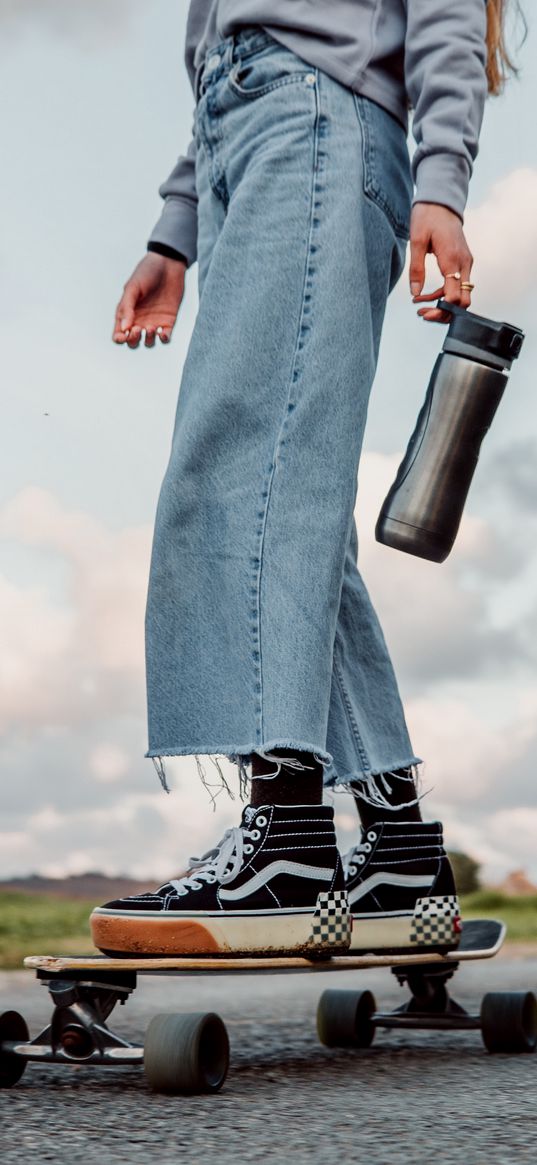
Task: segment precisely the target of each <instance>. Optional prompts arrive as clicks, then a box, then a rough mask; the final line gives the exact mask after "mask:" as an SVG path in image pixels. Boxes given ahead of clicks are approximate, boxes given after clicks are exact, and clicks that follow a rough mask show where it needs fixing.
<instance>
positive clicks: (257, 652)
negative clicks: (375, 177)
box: [254, 71, 320, 743]
mask: <svg viewBox="0 0 537 1165" xmlns="http://www.w3.org/2000/svg"><path fill="white" fill-rule="evenodd" d="M314 96H315V125H314V133H313V158H312V183H311V192H310V210H309V231H308V243H307V247H306V259H305V265H304V280H303V286H302V303H301V308H300V313H299V322H298V329H297V335H296V340H295V348H294V353H293V360H292V363H291V377H290V381H289V386H288V390H287V397H286V406H285V413H284V415H283V417H282V420H281V422H280V427H279V430H278V435H277V437H276V443H275V446H274V451H273V455H272V461H271V464H270V467H269V471H268V478H267V480H266V483H265V488H264V490H263V493H262V499H263V509H262V511H261V512H260V513H259V515H258V517H259V518H260V520H261V524H260V526H259V527H258V531H257V536H258V552H257V555H256V557H255V558H254V567H255V571H256V574H255V575H254V578H255V586H254V594H255V607H254V620H255V626H254V645H255V646H254V660H255V661H256V664H255V666H256V668H257V683H256V690H257V693H258V702H257V708H256V719H257V722H258V726H259V727H258V731H259V741H258V743H260V742H261V741H262V739H263V733H264V724H263V652H262V643H261V585H262V575H263V552H264V547H265V533H266V528H267V517H268V510H269V504H270V498H271V494H272V484H273V481H274V474H275V472H276V465H277V461H278V452H279V449H280V446H281V445H282V443H283V442H282V438H283V433H284V430H285V425H286V421H287V418H288V416H289V413H290V411H291V410H292V409H293V408H294V403H293V402H292V401H291V399H290V397H291V392H292V388H293V385H294V384H295V383H296V381H297V379H298V366H299V353H300V352H301V351H302V349H303V347H304V334H305V333H306V332H307V331H308V330H309V328H310V327H311V324H308V323H307V321H305V320H304V316H305V314H307V313H306V311H305V308H306V302H307V301H308V300H309V298H310V297H309V294H308V292H309V288H310V287H311V282H312V280H311V276H312V274H313V269H312V262H311V260H312V254H313V253H314V248H313V242H312V240H313V232H314V228H315V227H316V226H317V225H318V218H317V216H316V210H317V209H318V205H319V204H318V202H317V199H316V194H317V191H318V185H317V167H318V162H319V123H320V103H319V93H318V72H317V71H316V77H315V87H314Z"/></svg>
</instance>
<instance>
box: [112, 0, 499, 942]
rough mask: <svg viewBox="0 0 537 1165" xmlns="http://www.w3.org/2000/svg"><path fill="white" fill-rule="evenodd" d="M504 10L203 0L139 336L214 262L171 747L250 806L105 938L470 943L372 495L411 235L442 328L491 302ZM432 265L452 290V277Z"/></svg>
mask: <svg viewBox="0 0 537 1165" xmlns="http://www.w3.org/2000/svg"><path fill="white" fill-rule="evenodd" d="M504 7H505V5H504V2H503V0H489V2H488V5H486V4H485V3H484V0H451V2H450V3H449V4H446V2H445V0H429V3H428V4H426V5H424V4H422V3H420V0H366V2H365V3H363V4H362V3H361V4H358V3H355V0H332V2H331V3H330V4H328V3H326V2H323V0H317V2H313V3H310V2H308V3H298V2H295V3H292V4H291V3H289V2H286V0H270V3H269V2H268V0H191V4H190V9H189V13H188V22H187V34H186V50H185V60H186V66H187V69H188V73H189V77H190V80H191V83H192V87H193V92H194V97H195V112H194V126H193V137H192V141H191V143H190V145H189V147H188V150H187V153H186V155H185V156H182V157H180V158H179V160H178V162H177V165H176V166H175V168H174V170H173V171H172V173H171V175H170V177H169V178H168V179H167V180H166V181H165V182H164V184H163V185H162V186H161V188H160V194H161V195H162V197H163V199H164V207H163V211H162V215H161V217H160V219H159V221H158V223H157V225H156V227H155V229H154V230H153V232H152V234H151V238H150V240H149V244H148V253H147V254H146V255H145V257H144V258H143V259H142V261H141V263H140V264H139V265H138V266H137V268H136V270H135V271H134V273H133V275H132V276H131V277H130V279H129V280H128V281H127V283H126V285H125V289H124V292H123V295H122V297H121V300H120V303H119V305H118V308H117V313H116V321H115V328H114V333H113V339H114V341H115V342H116V343H117V344H123V345H126V346H127V347H128V348H131V349H136V348H138V347H139V345H140V343H141V342H142V340H143V341H144V343H145V346H146V347H148V348H151V347H154V345H155V342H156V339H157V337H160V341H161V342H162V343H168V342H169V340H170V338H171V334H172V330H173V327H174V324H175V320H176V317H177V313H178V310H179V307H180V304H181V301H182V298H183V290H184V280H185V270H186V269H187V268H190V267H191V266H192V265H193V264H194V262H195V260H196V259H197V262H198V286H199V309H198V314H197V318H196V321H195V325H194V329H193V332H192V336H191V340H190V345H189V348H188V353H187V357H186V360H185V364H184V368H183V373H182V379H181V386H180V392H179V398H178V404H177V411H176V416H175V425H174V431H173V441H172V446H171V453H170V458H169V463H168V466H167V469H166V473H165V476H164V479H163V482H162V486H161V491H160V495H159V499H158V506H157V512H156V518H155V529H154V537H153V547H152V557H151V567H150V574H149V585H148V595H147V608H146V676H147V698H148V723H149V748H148V751H147V753H146V754H145V755H146V756H147V757H151V758H152V759H153V761H154V763H155V766H156V768H157V771H158V772H159V775H160V777H161V780H162V781H163V783H164V784H165V781H166V772H165V763H164V758H165V757H169V756H187V755H190V756H195V757H196V760H197V762H198V765H199V766H201V768H202V771H203V766H202V762H201V759H200V758H201V757H202V756H205V757H210V758H211V759H212V761H213V762H214V764H215V765H216V766H217V768H218V769H219V771H221V770H220V765H219V762H218V759H217V758H218V756H223V757H226V758H227V759H228V760H230V761H231V762H233V763H234V764H235V765H236V766H237V768H238V771H239V776H240V780H241V782H242V785H243V786H247V787H248V788H249V804H248V805H247V806H246V807H245V808H244V811H243V814H242V819H241V822H240V824H239V825H237V826H235V827H233V828H232V829H229V830H227V831H226V833H225V835H224V837H223V839H222V840H221V841H220V842H219V843H218V844H217V845H216V846H215V848H214V849H212V850H210V851H209V852H208V853H206V854H205V855H203V857H202V858H198V859H191V861H190V865H189V867H188V869H187V872H186V874H185V875H183V876H181V877H177V878H172V879H171V880H170V882H168V883H166V884H165V885H163V886H161V887H159V888H158V889H156V890H154V891H148V892H147V893H146V894H141V895H140V896H137V897H129V898H123V899H118V900H116V901H113V902H110V903H107V904H106V905H105V906H102V907H97V908H96V909H95V910H94V911H93V914H92V918H91V925H92V933H93V938H94V941H95V943H96V945H97V946H98V947H99V948H100V949H101V950H103V951H105V952H107V953H113V954H134V953H142V954H165V953H168V954H170V953H173V954H201V955H206V954H213V953H216V954H218V953H222V952H224V951H225V952H232V953H234V954H238V955H240V954H252V953H253V954H256V953H257V954H260V953H263V952H270V953H273V954H278V955H284V954H287V953H290V952H293V951H294V952H297V951H298V952H300V951H302V952H305V953H308V952H316V953H318V954H325V955H326V954H330V953H332V952H335V951H341V950H348V949H351V950H364V949H365V950H375V949H377V950H382V949H385V948H391V949H395V950H396V949H405V948H408V946H409V945H410V946H413V947H414V948H415V949H416V950H420V951H422V950H428V949H431V948H437V949H438V948H442V947H444V948H446V947H449V946H453V945H455V944H456V942H457V941H458V939H457V936H458V932H459V929H460V923H459V905H458V901H457V895H456V890H455V885H454V881H453V875H452V871H451V868H450V864H449V860H448V857H447V854H446V851H445V849H444V843H443V836H442V825H441V823H439V822H432V823H431V822H426V821H423V819H422V815H421V811H420V796H419V793H418V789H417V784H416V777H417V772H418V766H419V764H420V763H421V758H420V757H419V756H417V755H416V754H415V752H414V750H413V748H412V745H411V742H410V739H409V734H408V730H407V725H406V722H405V716H404V710H403V706H402V702H401V698H400V694H399V690H398V686H397V681H396V677H395V674H394V670H393V666H392V663H391V660H390V656H389V653H388V649H387V645H386V642H385V639H384V635H383V632H382V629H381V627H380V624H379V621H378V618H377V616H376V613H375V611H374V608H373V606H372V603H371V600H370V598H369V595H368V592H367V589H366V587H365V584H364V582H363V579H362V578H361V575H360V573H359V571H358V567H357V547H358V541H357V531H356V525H355V520H354V505H355V499H356V489H357V485H356V482H357V471H358V465H359V460H360V452H361V447H362V439H363V433H364V426H365V422H366V414H367V407H368V400H369V394H370V390H371V386H372V383H373V379H374V375H375V367H376V362H377V355H378V349H379V343H380V336H381V328H382V323H383V317H384V313H385V307H386V301H387V298H388V296H389V294H390V292H391V291H392V289H393V287H394V286H395V284H396V283H397V281H398V279H399V278H400V276H401V273H402V271H403V267H404V262H405V252H406V247H407V243H408V239H409V237H410V271H409V276H410V291H411V295H412V301H413V303H415V304H418V305H419V307H418V314H419V315H420V316H422V317H423V319H424V320H426V321H433V322H434V321H442V320H443V319H444V315H443V313H442V312H441V311H439V310H438V309H437V308H436V307H435V306H434V305H433V303H432V301H433V300H434V299H436V298H437V297H438V296H440V295H443V296H444V298H445V299H446V300H447V301H449V302H450V303H454V304H460V305H462V307H465V308H466V307H468V306H469V304H470V301H471V291H472V284H471V282H470V275H471V268H472V256H471V254H470V251H469V248H468V244H467V242H466V239H465V235H464V229H463V215H464V208H465V204H466V199H467V192H468V184H469V180H470V176H471V172H472V167H473V162H474V159H475V157H476V154H477V149H478V138H479V131H480V126H481V120H482V115H483V108H484V102H485V98H486V95H487V91H490V92H496V91H498V90H499V88H500V87H501V82H502V72H503V73H505V70H506V68H508V66H509V64H510V62H509V59H508V56H507V53H506V50H505V46H504V42H503V33H502V29H503V20H504ZM410 108H412V110H413V123H412V130H413V135H414V139H415V143H416V149H415V152H414V154H413V157H412V161H410V157H409V151H408V146H407V122H408V113H409V109H410ZM428 252H432V253H433V254H434V255H435V256H436V259H437V262H438V266H439V269H440V271H441V273H442V277H443V284H442V286H441V287H440V288H438V289H436V290H435V291H434V292H432V293H424V291H423V287H424V282H425V266H424V265H425V256H426V254H427V253H428ZM402 617H404V614H403V615H402ZM323 785H325V786H327V787H334V786H336V787H338V786H339V787H343V788H344V789H347V790H350V791H351V792H352V793H353V795H354V798H355V802H356V806H357V810H358V814H359V819H360V821H361V833H360V837H359V840H357V842H356V844H355V845H353V847H352V848H351V850H350V852H349V853H348V854H346V855H345V857H344V858H343V859H342V858H341V857H340V854H339V852H338V848H337V841H336V835H335V831H334V814H333V809H332V807H331V806H328V805H324V804H323ZM183 868H184V867H183Z"/></svg>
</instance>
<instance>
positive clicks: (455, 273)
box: [444, 271, 461, 279]
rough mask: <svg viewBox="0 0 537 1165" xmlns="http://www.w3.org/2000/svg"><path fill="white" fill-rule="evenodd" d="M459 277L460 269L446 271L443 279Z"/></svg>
mask: <svg viewBox="0 0 537 1165" xmlns="http://www.w3.org/2000/svg"><path fill="white" fill-rule="evenodd" d="M460 278H461V273H460V271H448V273H447V275H444V279H460Z"/></svg>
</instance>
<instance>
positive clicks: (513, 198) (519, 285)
mask: <svg viewBox="0 0 537 1165" xmlns="http://www.w3.org/2000/svg"><path fill="white" fill-rule="evenodd" d="M536 206H537V168H535V167H534V168H532V167H530V166H525V167H521V168H520V169H518V170H513V171H512V172H511V174H508V175H507V176H506V177H505V178H501V179H500V181H499V182H496V183H495V184H494V186H493V187H492V190H491V192H490V194H489V196H488V198H487V199H486V200H485V202H483V203H482V204H481V206H478V207H476V208H475V209H474V210H469V211H468V213H467V215H466V227H465V229H466V235H467V238H468V242H469V245H470V248H471V250H472V253H473V255H474V260H475V262H474V268H473V271H472V280H473V282H474V283H475V284H476V286H477V284H479V295H480V304H481V302H482V303H483V305H484V306H483V310H487V308H486V305H487V304H488V303H489V302H490V303H494V302H495V301H496V302H498V301H500V302H502V303H505V301H506V299H507V300H508V301H509V302H510V303H515V302H516V301H518V300H522V299H523V298H524V297H525V296H526V294H527V292H528V291H532V290H534V289H535V269H536V267H537V215H536V214H535V207H536ZM480 310H481V308H480Z"/></svg>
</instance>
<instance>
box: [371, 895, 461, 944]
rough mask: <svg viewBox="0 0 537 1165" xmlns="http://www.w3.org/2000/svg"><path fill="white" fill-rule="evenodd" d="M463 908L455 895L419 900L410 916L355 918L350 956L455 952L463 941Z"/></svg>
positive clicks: (393, 915)
mask: <svg viewBox="0 0 537 1165" xmlns="http://www.w3.org/2000/svg"><path fill="white" fill-rule="evenodd" d="M460 933H461V921H460V907H459V903H458V900H457V898H456V897H455V896H454V895H445V896H442V897H429V898H418V901H417V902H416V905H415V907H414V910H413V911H412V912H410V911H409V912H408V914H403V915H401V914H397V915H395V914H392V915H390V914H384V915H382V916H381V917H377V918H372V917H371V915H367V914H353V916H352V938H351V944H350V948H349V952H352V953H353V954H355V953H356V952H357V951H382V950H391V951H408V949H409V948H410V949H411V950H414V951H420V950H438V949H449V950H451V949H453V948H454V947H456V946H457V945H458V943H459V941H460Z"/></svg>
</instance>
